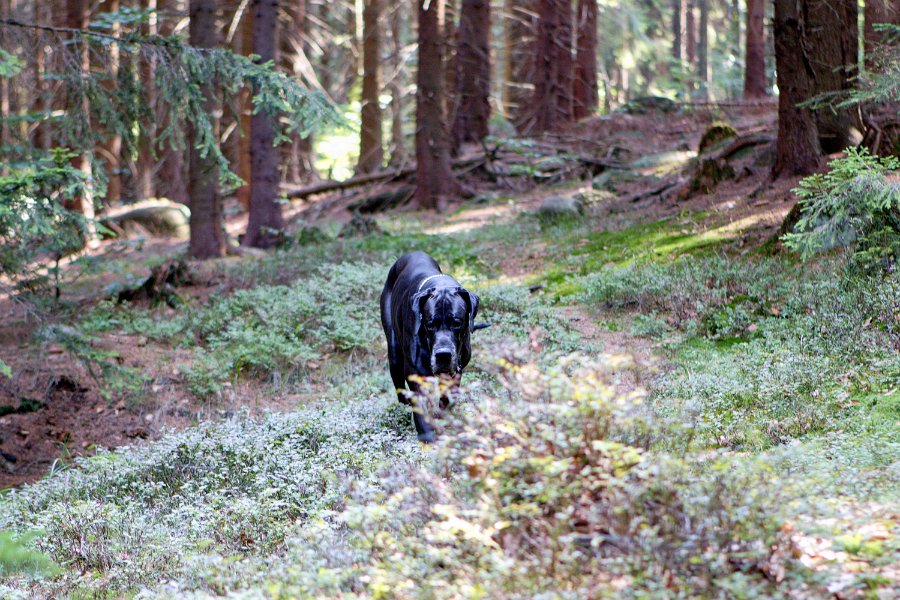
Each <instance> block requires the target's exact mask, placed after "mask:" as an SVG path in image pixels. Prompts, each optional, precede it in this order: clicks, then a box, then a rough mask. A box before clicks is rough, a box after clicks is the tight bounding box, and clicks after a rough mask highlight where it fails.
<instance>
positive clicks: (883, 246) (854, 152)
mask: <svg viewBox="0 0 900 600" xmlns="http://www.w3.org/2000/svg"><path fill="white" fill-rule="evenodd" d="M829 166H830V167H831V169H830V170H829V171H828V172H827V173H824V174H818V173H817V174H814V175H810V176H809V177H806V178H804V179H802V180H801V181H800V187H798V188H797V189H795V190H794V192H795V193H796V194H797V195H798V196H799V197H800V218H799V220H798V221H797V224H796V226H795V227H794V231H793V232H792V233H788V234H786V235H785V236H784V237H783V238H782V239H783V240H784V243H785V245H786V246H787V247H788V248H791V249H793V250H797V251H798V252H800V253H801V254H802V256H803V257H804V258H809V257H810V256H812V255H813V254H815V253H817V252H821V251H823V250H828V249H830V248H834V247H836V246H841V247H848V246H852V251H851V256H852V258H853V261H854V263H855V264H857V265H858V266H860V267H861V268H862V269H864V270H869V271H871V270H873V269H876V268H877V269H881V270H883V269H891V268H893V266H894V264H895V263H896V262H897V259H898V258H900V183H898V182H896V181H894V182H890V181H888V180H887V179H886V177H885V176H886V175H887V174H888V173H891V172H893V171H897V170H898V169H900V160H898V159H897V158H896V157H893V156H886V157H878V156H872V155H871V154H869V152H868V150H866V148H864V147H863V148H848V149H847V151H846V156H844V157H843V158H838V159H835V160H833V161H831V163H830V164H829Z"/></svg>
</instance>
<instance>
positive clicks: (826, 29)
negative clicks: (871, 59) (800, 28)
mask: <svg viewBox="0 0 900 600" xmlns="http://www.w3.org/2000/svg"><path fill="white" fill-rule="evenodd" d="M803 1H804V4H806V5H808V12H807V20H808V23H807V27H808V29H807V31H808V32H809V36H810V40H811V41H812V44H811V45H810V65H811V66H812V68H813V72H814V77H815V82H816V87H815V93H816V94H821V93H824V92H846V91H848V90H850V89H852V88H853V77H854V75H855V74H856V63H857V60H856V58H857V34H858V32H859V26H858V24H857V20H856V18H857V6H856V0H803ZM816 123H817V125H818V128H819V141H820V142H821V144H822V149H823V150H824V151H825V152H826V153H832V152H840V151H841V150H843V149H844V148H846V147H847V146H855V145H857V144H859V142H860V141H861V140H862V134H861V130H862V122H861V119H860V116H859V109H858V108H856V107H854V108H845V109H839V110H832V109H830V108H827V107H826V108H822V109H819V110H817V111H816Z"/></svg>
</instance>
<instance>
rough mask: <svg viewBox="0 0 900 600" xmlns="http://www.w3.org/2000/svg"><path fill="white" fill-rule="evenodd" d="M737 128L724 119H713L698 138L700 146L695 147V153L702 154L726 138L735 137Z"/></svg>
mask: <svg viewBox="0 0 900 600" xmlns="http://www.w3.org/2000/svg"><path fill="white" fill-rule="evenodd" d="M737 134H738V133H737V130H736V129H735V128H734V127H732V126H731V124H729V123H726V122H725V121H715V122H713V124H712V125H710V126H709V127H707V129H706V131H705V132H704V133H703V137H701V138H700V146H699V147H698V148H697V154H703V153H704V152H707V151H708V150H710V149H711V148H713V147H715V146H718V145H719V144H721V143H722V142H724V141H725V140H727V139H731V138H735V137H737Z"/></svg>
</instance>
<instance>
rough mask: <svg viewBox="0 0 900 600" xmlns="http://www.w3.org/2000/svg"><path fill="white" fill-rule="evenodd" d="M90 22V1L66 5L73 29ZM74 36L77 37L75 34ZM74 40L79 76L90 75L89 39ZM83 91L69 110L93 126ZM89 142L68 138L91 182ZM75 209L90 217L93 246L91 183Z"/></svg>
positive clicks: (78, 166)
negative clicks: (86, 145)
mask: <svg viewBox="0 0 900 600" xmlns="http://www.w3.org/2000/svg"><path fill="white" fill-rule="evenodd" d="M89 22H90V10H89V8H88V3H87V1H86V0H69V1H68V3H67V4H66V24H67V26H68V27H69V28H71V29H87V26H88V23H89ZM72 37H73V38H74V36H72ZM74 43H75V44H76V48H78V53H79V62H80V64H79V69H80V73H79V77H81V78H84V77H88V74H89V73H90V70H91V60H90V54H89V53H88V45H87V42H86V41H85V40H83V39H81V40H77V41H75V42H74ZM79 85H80V84H79ZM79 92H80V91H76V90H72V95H71V97H70V98H69V100H68V109H69V110H70V111H75V112H76V113H81V114H83V115H84V119H85V120H86V121H87V126H90V107H89V106H88V104H87V102H88V100H87V96H86V95H84V94H83V93H79ZM78 104H81V106H77V105H78ZM76 118H77V117H76ZM87 135H88V133H87V132H84V136H85V137H87ZM86 143H87V140H86V139H83V140H67V144H68V145H69V146H70V147H71V148H72V149H73V150H74V151H76V152H78V156H76V157H74V158H73V159H72V166H74V167H75V168H76V169H79V170H80V171H81V172H82V173H84V176H85V178H86V179H87V180H88V181H91V180H92V179H93V171H92V167H91V159H90V156H89V155H88V150H87V148H85V147H84V144H86ZM79 144H80V145H81V147H79ZM72 209H73V210H75V211H76V212H79V213H81V214H82V215H84V217H85V218H86V219H87V220H88V239H87V243H88V245H89V246H96V244H97V233H96V230H95V229H94V197H93V193H92V191H91V187H90V185H88V186H86V187H85V192H84V195H83V196H81V197H79V198H72Z"/></svg>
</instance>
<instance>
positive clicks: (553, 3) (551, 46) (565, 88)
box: [530, 0, 575, 132]
mask: <svg viewBox="0 0 900 600" xmlns="http://www.w3.org/2000/svg"><path fill="white" fill-rule="evenodd" d="M574 67H575V64H574V61H573V59H572V4H571V2H570V0H539V4H538V30H537V48H536V49H535V67H534V100H533V101H532V105H533V107H534V117H533V121H532V126H531V128H530V129H531V130H532V131H536V132H542V131H555V130H558V129H559V128H560V127H561V126H563V125H565V124H567V123H570V122H571V121H572V114H573V102H572V88H573V85H572V82H573V80H574V78H575V69H574Z"/></svg>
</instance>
